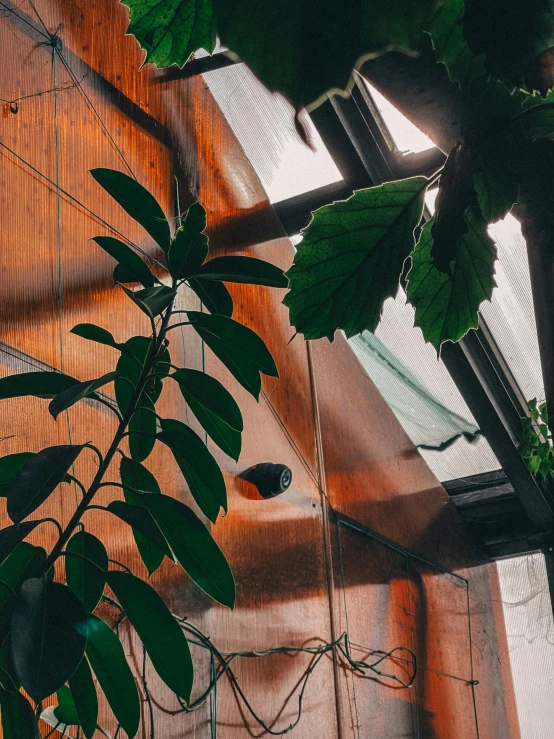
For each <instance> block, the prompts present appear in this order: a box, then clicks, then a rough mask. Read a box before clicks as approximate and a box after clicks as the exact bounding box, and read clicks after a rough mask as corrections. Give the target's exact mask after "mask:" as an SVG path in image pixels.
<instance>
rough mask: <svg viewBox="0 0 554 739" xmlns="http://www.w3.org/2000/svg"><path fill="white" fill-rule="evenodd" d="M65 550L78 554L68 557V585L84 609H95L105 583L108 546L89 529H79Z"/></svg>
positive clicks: (66, 574) (66, 575)
mask: <svg viewBox="0 0 554 739" xmlns="http://www.w3.org/2000/svg"><path fill="white" fill-rule="evenodd" d="M65 551H66V552H68V553H69V554H74V555H76V556H74V557H72V556H67V557H66V558H65V577H66V581H67V586H68V587H69V588H70V589H71V590H72V591H73V592H74V593H75V595H76V596H77V597H78V598H79V600H80V601H81V602H82V604H83V606H84V607H85V610H86V611H87V612H92V611H94V609H95V608H96V606H97V605H98V602H99V600H100V598H101V597H102V593H103V592H104V585H105V583H106V575H105V572H106V571H107V569H108V553H107V552H106V548H105V547H104V545H103V544H102V542H101V541H100V539H97V538H96V536H93V535H92V534H89V533H88V532H87V531H78V532H77V533H76V534H74V535H73V536H72V537H71V539H70V540H69V541H68V543H67V547H66V549H65Z"/></svg>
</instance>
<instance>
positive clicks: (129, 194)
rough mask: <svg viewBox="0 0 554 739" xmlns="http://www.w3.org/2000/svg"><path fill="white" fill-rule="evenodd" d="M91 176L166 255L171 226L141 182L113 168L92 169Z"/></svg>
mask: <svg viewBox="0 0 554 739" xmlns="http://www.w3.org/2000/svg"><path fill="white" fill-rule="evenodd" d="M90 173H91V175H92V176H93V177H94V179H95V180H96V181H97V182H98V183H99V184H100V185H102V187H103V188H104V190H106V192H108V193H109V194H110V195H111V196H112V198H113V199H114V200H116V201H117V202H118V203H119V205H121V207H122V208H123V209H124V210H125V211H126V212H127V213H128V214H129V215H130V216H131V218H133V219H134V220H135V221H137V223H140V225H141V226H142V227H143V228H144V229H145V231H147V232H148V233H149V234H150V236H151V237H152V238H153V239H154V241H155V242H156V243H157V244H158V246H160V247H161V248H162V249H163V250H164V251H166V252H167V250H168V249H169V243H170V231H169V223H168V222H167V220H166V217H165V215H164V212H163V210H162V209H161V208H160V205H159V203H158V201H157V200H156V198H155V197H154V196H153V195H151V194H150V193H149V192H148V190H146V189H145V188H144V187H143V186H142V185H141V184H140V183H139V182H137V181H136V180H135V179H133V178H132V177H129V175H126V174H124V173H123V172H117V171H116V170H114V169H101V168H100V169H91V171H90Z"/></svg>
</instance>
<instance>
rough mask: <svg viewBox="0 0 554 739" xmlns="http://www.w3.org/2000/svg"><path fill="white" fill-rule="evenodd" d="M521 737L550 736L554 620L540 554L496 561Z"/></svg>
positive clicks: (545, 738)
mask: <svg viewBox="0 0 554 739" xmlns="http://www.w3.org/2000/svg"><path fill="white" fill-rule="evenodd" d="M496 566H497V568H498V575H499V579H500V593H501V599H502V608H503V611H504V621H505V624H506V636H507V638H508V652H509V654H510V666H511V668H512V679H513V683H514V691H515V697H516V705H517V713H518V717H519V727H520V731H521V739H550V737H553V736H554V730H553V725H552V704H553V702H554V679H553V675H554V619H553V618H552V605H551V602H550V593H549V586H548V574H547V571H546V563H545V558H544V554H542V553H541V552H538V553H536V554H528V555H525V556H522V557H517V558H515V559H503V560H501V561H499V562H497V563H496Z"/></svg>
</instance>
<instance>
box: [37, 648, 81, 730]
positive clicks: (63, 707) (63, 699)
mask: <svg viewBox="0 0 554 739" xmlns="http://www.w3.org/2000/svg"><path fill="white" fill-rule="evenodd" d="M82 661H83V660H81V662H82ZM56 698H57V699H58V705H57V706H51V709H53V710H52V715H51V720H48V719H45V716H44V712H43V713H42V714H41V719H42V720H43V721H44V720H46V721H47V723H50V726H52V725H54V726H55V725H56V724H55V723H54V721H55V722H59V724H60V729H59V730H60V731H64V732H65V731H66V729H67V727H69V726H80V725H81V723H80V721H79V716H78V714H77V707H76V706H75V701H74V700H73V696H72V695H71V690H70V689H69V688H68V687H67V685H62V686H61V688H59V689H58V690H57V691H56ZM47 710H48V709H47ZM68 736H70V734H69V733H68Z"/></svg>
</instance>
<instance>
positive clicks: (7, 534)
mask: <svg viewBox="0 0 554 739" xmlns="http://www.w3.org/2000/svg"><path fill="white" fill-rule="evenodd" d="M40 523H42V521H24V522H23V523H20V524H19V526H6V528H4V529H0V562H3V561H4V560H5V559H6V557H7V556H8V554H10V552H11V551H12V549H14V548H15V547H16V546H17V545H18V544H19V543H20V542H22V541H23V539H24V538H25V537H26V536H29V534H30V533H31V531H32V530H33V529H35V528H36V527H37V526H38V525H39V524H40Z"/></svg>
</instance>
